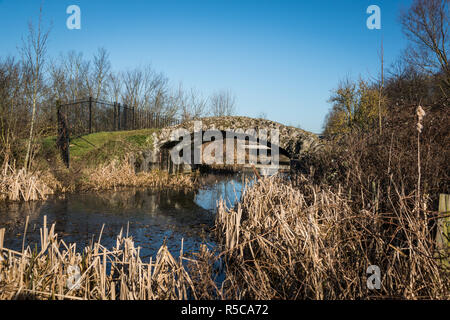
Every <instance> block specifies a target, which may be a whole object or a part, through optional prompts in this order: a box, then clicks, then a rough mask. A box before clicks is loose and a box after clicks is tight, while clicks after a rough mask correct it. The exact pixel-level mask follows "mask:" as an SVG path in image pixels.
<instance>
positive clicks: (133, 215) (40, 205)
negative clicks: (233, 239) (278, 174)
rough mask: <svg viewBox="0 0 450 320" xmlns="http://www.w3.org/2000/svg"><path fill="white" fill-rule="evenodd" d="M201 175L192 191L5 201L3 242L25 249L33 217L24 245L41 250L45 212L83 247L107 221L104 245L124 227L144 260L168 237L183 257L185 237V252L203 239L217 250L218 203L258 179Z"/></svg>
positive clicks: (0, 222)
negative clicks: (215, 238)
mask: <svg viewBox="0 0 450 320" xmlns="http://www.w3.org/2000/svg"><path fill="white" fill-rule="evenodd" d="M199 179H200V184H201V187H200V188H199V189H198V190H196V191H191V192H184V191H172V190H161V191H154V190H150V189H141V188H139V189H138V188H128V189H120V190H116V191H113V190H112V191H102V192H90V193H74V194H66V195H64V196H62V197H53V198H51V199H48V200H46V201H36V202H29V203H24V202H22V203H8V204H5V205H3V206H2V207H0V228H6V234H5V243H4V246H5V247H6V248H9V249H13V250H17V251H21V250H22V242H23V234H24V229H25V221H26V216H29V224H28V228H27V233H26V241H25V246H27V245H29V246H30V247H31V248H34V247H35V246H37V247H38V248H40V233H39V228H41V227H42V225H43V220H44V215H46V216H47V226H49V227H50V226H51V224H53V223H56V226H55V231H56V233H58V239H63V240H64V241H65V242H66V243H76V244H77V249H79V250H80V251H81V250H82V248H84V246H86V245H89V244H90V243H92V242H97V241H98V237H99V235H100V233H101V230H102V226H103V225H104V227H103V232H102V237H101V244H102V245H103V246H105V247H107V248H112V247H113V246H114V245H115V241H116V237H117V235H118V234H119V233H120V231H121V230H123V234H124V235H126V234H127V232H128V234H129V235H130V236H132V237H133V240H134V242H135V245H136V246H140V247H141V257H142V258H149V257H150V256H153V257H154V256H156V253H157V251H158V249H159V248H160V247H161V245H162V244H163V243H164V241H165V242H166V245H167V246H168V248H169V251H170V252H171V253H172V254H173V255H174V256H178V255H179V252H180V249H181V243H182V240H183V251H184V252H193V251H197V250H198V248H199V246H200V244H202V243H203V244H207V246H208V247H210V248H213V247H215V245H216V244H215V242H214V239H213V237H212V236H211V229H212V227H213V226H214V220H215V213H216V204H217V202H218V201H219V200H220V199H221V198H222V199H225V200H226V201H227V206H228V207H231V206H233V205H234V204H235V203H236V202H237V201H238V200H239V199H240V196H241V194H242V192H243V189H244V188H245V185H248V184H249V183H252V181H254V177H253V175H251V174H248V173H239V174H234V175H215V174H208V175H202V176H201V177H200V178H199Z"/></svg>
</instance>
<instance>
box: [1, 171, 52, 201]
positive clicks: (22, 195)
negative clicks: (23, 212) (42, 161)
mask: <svg viewBox="0 0 450 320" xmlns="http://www.w3.org/2000/svg"><path fill="white" fill-rule="evenodd" d="M52 184H53V185H54V186H56V185H57V184H58V182H57V181H56V180H55V179H54V177H53V176H52V175H51V174H50V173H48V172H47V173H42V172H39V171H38V172H30V171H27V170H26V169H24V168H22V169H19V170H17V169H16V168H15V166H11V165H9V164H7V163H5V165H4V166H3V168H2V170H1V173H0V200H9V201H34V200H45V199H47V197H48V196H49V195H51V194H53V193H54V187H51V186H52Z"/></svg>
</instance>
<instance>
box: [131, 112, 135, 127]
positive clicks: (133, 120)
mask: <svg viewBox="0 0 450 320" xmlns="http://www.w3.org/2000/svg"><path fill="white" fill-rule="evenodd" d="M132 108H133V109H132V110H133V125H132V126H131V129H133V130H135V129H136V121H135V119H134V116H135V115H134V107H132Z"/></svg>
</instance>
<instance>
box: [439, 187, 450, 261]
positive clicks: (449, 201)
mask: <svg viewBox="0 0 450 320" xmlns="http://www.w3.org/2000/svg"><path fill="white" fill-rule="evenodd" d="M439 214H440V215H439V217H438V222H437V232H436V247H437V249H438V252H439V256H440V258H441V262H442V264H443V265H444V266H446V267H447V268H448V267H450V257H449V252H450V238H449V237H450V194H443V193H441V194H440V195H439ZM441 215H443V217H442V216H441Z"/></svg>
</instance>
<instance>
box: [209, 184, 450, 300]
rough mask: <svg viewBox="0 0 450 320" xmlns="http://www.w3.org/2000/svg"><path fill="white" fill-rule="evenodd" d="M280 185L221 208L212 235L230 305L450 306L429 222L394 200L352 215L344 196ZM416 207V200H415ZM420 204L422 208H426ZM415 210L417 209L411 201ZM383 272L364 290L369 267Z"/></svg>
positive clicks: (261, 187) (262, 187) (251, 191)
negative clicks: (360, 302) (346, 302)
mask: <svg viewBox="0 0 450 320" xmlns="http://www.w3.org/2000/svg"><path fill="white" fill-rule="evenodd" d="M302 182H303V183H302V184H300V185H301V187H295V188H294V187H293V186H292V183H291V182H289V181H285V180H282V179H280V178H276V177H274V178H266V179H263V180H260V181H259V182H258V183H257V184H255V185H254V186H253V187H251V188H248V189H247V191H246V193H245V194H244V196H243V198H242V201H241V203H240V204H238V206H237V207H236V208H235V209H227V208H226V207H225V204H224V202H221V203H220V204H219V208H218V214H217V218H216V234H217V237H218V238H219V240H220V243H221V244H222V250H223V251H222V254H221V256H223V257H224V259H225V260H226V262H227V271H226V280H225V282H224V294H225V295H226V296H227V297H228V298H231V299H371V298H375V299H382V298H395V299H448V298H449V297H450V291H449V286H450V281H449V280H450V279H449V275H450V273H449V270H445V268H444V267H443V265H442V264H440V260H439V259H436V258H435V250H436V249H435V242H434V238H433V236H432V233H431V232H430V229H429V222H430V218H431V214H430V213H429V212H427V211H426V210H420V211H418V210H416V209H415V207H414V204H413V205H409V200H410V199H411V197H406V196H404V195H402V194H399V198H398V199H399V200H398V203H397V204H396V208H397V209H396V211H395V212H392V213H381V212H378V211H377V210H376V209H375V207H373V208H372V209H367V208H359V209H354V204H353V203H352V202H351V201H350V200H349V199H348V197H347V195H346V194H345V193H343V192H336V193H334V192H332V191H330V190H327V189H324V188H320V187H318V186H314V185H311V183H309V182H308V181H307V180H306V179H305V178H304V177H303V180H302ZM412 199H414V197H412ZM423 201H425V200H423ZM413 202H414V201H413ZM371 265H376V266H378V267H379V268H380V271H381V277H382V278H381V288H380V289H379V290H369V289H368V286H367V278H368V277H369V275H370V274H367V273H366V270H367V268H368V266H371Z"/></svg>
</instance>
